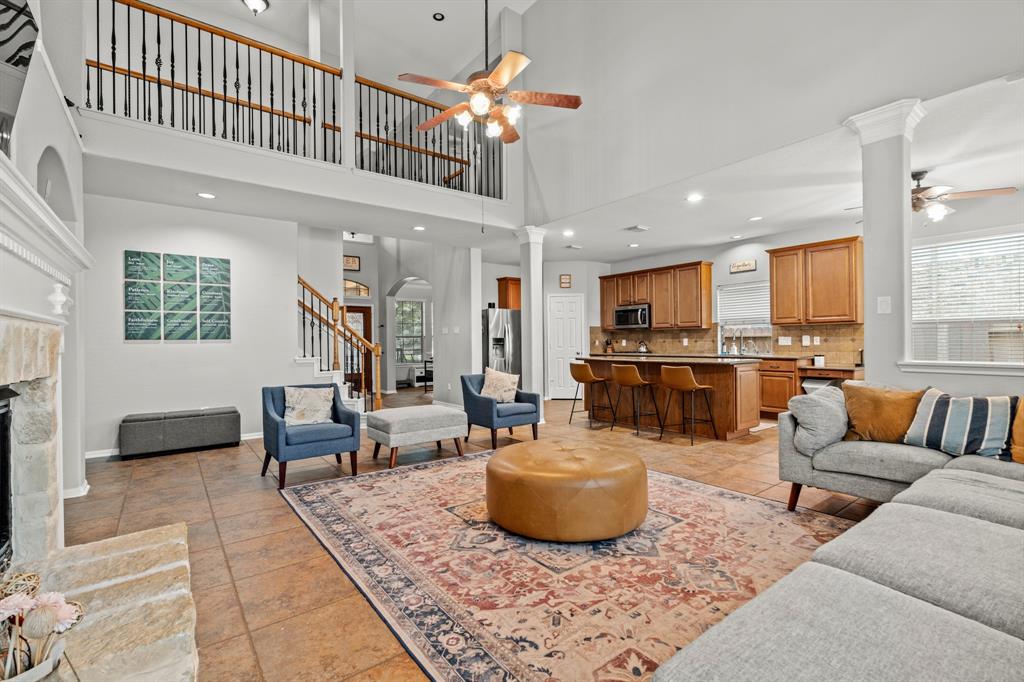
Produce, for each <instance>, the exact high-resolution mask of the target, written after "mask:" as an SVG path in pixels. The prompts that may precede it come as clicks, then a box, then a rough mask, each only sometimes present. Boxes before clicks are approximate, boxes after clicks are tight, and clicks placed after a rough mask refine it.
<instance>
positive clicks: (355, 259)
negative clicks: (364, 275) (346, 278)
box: [342, 256, 362, 272]
mask: <svg viewBox="0 0 1024 682" xmlns="http://www.w3.org/2000/svg"><path fill="white" fill-rule="evenodd" d="M342 260H343V265H344V266H345V269H346V270H351V271H352V272H359V267H360V266H361V265H362V259H361V258H359V256H343V257H342Z"/></svg>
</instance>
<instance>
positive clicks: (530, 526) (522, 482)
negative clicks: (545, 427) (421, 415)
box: [487, 440, 647, 542]
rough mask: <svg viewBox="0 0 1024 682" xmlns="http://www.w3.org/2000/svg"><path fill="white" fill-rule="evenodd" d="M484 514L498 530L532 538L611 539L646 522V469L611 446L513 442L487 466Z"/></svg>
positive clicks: (636, 458)
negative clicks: (485, 512) (499, 528)
mask: <svg viewBox="0 0 1024 682" xmlns="http://www.w3.org/2000/svg"><path fill="white" fill-rule="evenodd" d="M487 511H488V512H489V513H490V516H491V520H492V521H494V522H495V523H496V524H498V525H499V526H501V527H502V528H504V529H505V530H508V531H511V532H513V533H516V534H517V535H524V536H526V537H529V538H536V539H538V540H549V541H552V542H592V541H595V540H607V539H609V538H616V537H618V536H620V535H624V534H625V533H628V532H629V531H631V530H634V529H635V528H637V527H638V526H639V525H640V524H642V523H643V522H644V519H645V518H647V467H646V466H645V465H644V463H643V461H642V460H641V459H640V458H639V457H637V456H636V455H633V454H630V453H628V452H622V451H620V450H615V449H613V448H610V447H600V446H584V445H578V444H571V443H570V442H569V441H558V440H542V441H528V442H525V443H517V444H516V445H512V446H509V447H506V448H502V449H501V450H499V451H498V452H497V453H495V454H494V455H493V456H492V457H491V459H490V460H489V461H488V462H487Z"/></svg>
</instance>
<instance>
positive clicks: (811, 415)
mask: <svg viewBox="0 0 1024 682" xmlns="http://www.w3.org/2000/svg"><path fill="white" fill-rule="evenodd" d="M789 411H790V412H792V413H793V416H794V417H796V422H797V423H796V431H795V432H794V434H793V445H795V446H796V449H797V450H799V451H800V452H802V453H803V454H805V455H807V456H808V457H810V456H811V455H813V454H814V453H815V452H817V451H818V450H820V449H822V448H823V447H825V446H826V445H831V444H832V443H838V442H839V441H841V440H842V439H843V436H845V435H846V430H847V428H848V424H847V416H846V398H844V397H843V392H842V390H840V389H839V388H837V387H835V386H826V387H825V388H822V389H820V390H817V391H815V392H814V393H806V394H803V395H795V396H793V397H792V398H790V399H789Z"/></svg>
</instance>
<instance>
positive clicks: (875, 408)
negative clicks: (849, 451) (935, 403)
mask: <svg viewBox="0 0 1024 682" xmlns="http://www.w3.org/2000/svg"><path fill="white" fill-rule="evenodd" d="M843 395H844V396H846V412H847V414H848V415H849V417H850V430H849V431H847V432H846V440H873V441H876V442H879V443H902V442H903V437H904V436H905V435H907V429H909V428H910V424H911V423H912V422H913V421H914V415H915V414H917V404H918V403H919V402H921V396H923V395H924V391H902V390H899V389H894V388H880V387H874V386H861V385H857V384H850V383H849V382H847V383H844V384H843Z"/></svg>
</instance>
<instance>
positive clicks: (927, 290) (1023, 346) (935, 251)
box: [911, 231, 1024, 365]
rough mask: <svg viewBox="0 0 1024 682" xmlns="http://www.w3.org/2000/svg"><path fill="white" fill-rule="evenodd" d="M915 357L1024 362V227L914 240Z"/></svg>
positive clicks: (954, 360)
mask: <svg viewBox="0 0 1024 682" xmlns="http://www.w3.org/2000/svg"><path fill="white" fill-rule="evenodd" d="M911 320H912V326H911V358H912V359H913V360H915V361H923V362H975V363H998V364H1011V365H1024V232H1021V231H1017V232H1015V233H1013V234H1004V235H1000V236H991V237H986V238H983V239H973V240H967V241H956V242H945V243H938V244H928V245H922V246H917V247H915V248H914V249H913V250H912V252H911Z"/></svg>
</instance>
